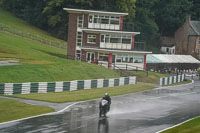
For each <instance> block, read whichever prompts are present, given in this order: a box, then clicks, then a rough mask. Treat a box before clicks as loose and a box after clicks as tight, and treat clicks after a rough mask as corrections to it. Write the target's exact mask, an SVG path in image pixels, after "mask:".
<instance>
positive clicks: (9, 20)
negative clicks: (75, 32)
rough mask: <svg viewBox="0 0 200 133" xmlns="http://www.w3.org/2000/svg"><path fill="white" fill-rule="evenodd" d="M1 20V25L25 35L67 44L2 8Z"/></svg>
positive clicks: (0, 10) (0, 11)
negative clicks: (28, 34) (33, 35)
mask: <svg viewBox="0 0 200 133" xmlns="http://www.w3.org/2000/svg"><path fill="white" fill-rule="evenodd" d="M0 18H1V19H0V24H4V25H6V26H9V27H11V28H13V29H15V30H20V31H22V32H25V33H30V34H35V35H38V36H41V37H45V38H49V39H52V40H54V41H56V42H60V43H65V44H67V43H66V42H65V41H63V40H60V39H57V38H54V37H52V36H51V35H50V34H49V33H48V32H45V31H43V30H40V29H39V28H37V27H34V26H32V25H30V24H28V23H27V22H25V21H24V20H22V19H20V18H18V17H16V16H15V15H13V14H12V13H10V12H8V11H5V10H3V9H1V8H0Z"/></svg>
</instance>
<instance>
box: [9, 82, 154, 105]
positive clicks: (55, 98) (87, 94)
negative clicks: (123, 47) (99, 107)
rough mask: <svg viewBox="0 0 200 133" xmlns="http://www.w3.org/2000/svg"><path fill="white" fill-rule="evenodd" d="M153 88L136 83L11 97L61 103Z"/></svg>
mask: <svg viewBox="0 0 200 133" xmlns="http://www.w3.org/2000/svg"><path fill="white" fill-rule="evenodd" d="M153 88H154V87H153V86H150V85H145V84H141V83H138V84H136V85H125V86H117V87H111V88H97V89H90V90H78V91H65V92H60V93H45V94H44V93H32V94H27V95H18V94H17V95H12V96H11V97H17V98H23V99H32V100H39V101H47V102H56V103H62V102H74V101H84V100H90V99H96V98H101V97H102V96H103V95H104V93H106V92H108V93H109V94H110V95H111V96H117V95H123V94H129V93H134V92H139V91H144V90H150V89H153Z"/></svg>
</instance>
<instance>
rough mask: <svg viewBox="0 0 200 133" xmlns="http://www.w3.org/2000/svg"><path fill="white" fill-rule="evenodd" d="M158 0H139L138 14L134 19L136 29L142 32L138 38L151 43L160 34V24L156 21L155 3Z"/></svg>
mask: <svg viewBox="0 0 200 133" xmlns="http://www.w3.org/2000/svg"><path fill="white" fill-rule="evenodd" d="M157 2H158V0H151V1H147V0H137V2H136V16H135V18H134V19H133V23H134V28H135V31H138V32H141V35H139V36H138V37H137V38H136V39H139V40H145V41H146V42H147V43H151V42H152V40H154V39H155V38H156V37H157V36H158V30H159V29H158V26H157V24H156V22H155V11H154V10H155V4H156V3H157Z"/></svg>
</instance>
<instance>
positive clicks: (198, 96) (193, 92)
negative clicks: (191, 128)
mask: <svg viewBox="0 0 200 133" xmlns="http://www.w3.org/2000/svg"><path fill="white" fill-rule="evenodd" d="M111 98H112V105H111V109H110V112H109V113H108V117H107V118H99V117H98V113H99V107H98V105H99V99H96V100H90V101H85V102H77V103H73V104H71V105H69V106H67V107H66V108H64V109H62V110H60V111H57V112H56V113H50V114H47V115H41V116H38V117H32V118H29V119H22V120H19V121H13V122H7V123H2V124H0V132H1V133H33V132H40V133H54V132H59V133H133V132H134V133H155V132H158V131H160V130H163V129H165V128H169V127H172V126H174V125H176V124H179V123H181V122H184V121H186V120H188V119H191V118H194V117H197V116H200V81H199V80H198V79H197V77H196V79H194V83H191V84H187V85H179V86H173V87H160V88H157V89H154V90H150V91H143V92H138V93H134V94H128V95H123V96H114V97H111Z"/></svg>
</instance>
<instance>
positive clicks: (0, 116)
mask: <svg viewBox="0 0 200 133" xmlns="http://www.w3.org/2000/svg"><path fill="white" fill-rule="evenodd" d="M0 107H1V108H0V112H1V113H0V122H6V121H11V120H16V119H20V118H25V117H30V116H35V115H40V114H44V113H49V112H54V110H53V109H52V108H49V107H45V106H36V105H29V104H25V103H21V102H17V101H14V100H7V99H2V98H0Z"/></svg>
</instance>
